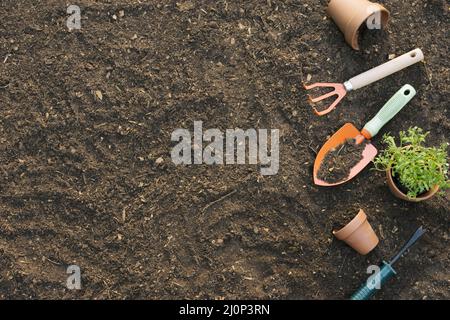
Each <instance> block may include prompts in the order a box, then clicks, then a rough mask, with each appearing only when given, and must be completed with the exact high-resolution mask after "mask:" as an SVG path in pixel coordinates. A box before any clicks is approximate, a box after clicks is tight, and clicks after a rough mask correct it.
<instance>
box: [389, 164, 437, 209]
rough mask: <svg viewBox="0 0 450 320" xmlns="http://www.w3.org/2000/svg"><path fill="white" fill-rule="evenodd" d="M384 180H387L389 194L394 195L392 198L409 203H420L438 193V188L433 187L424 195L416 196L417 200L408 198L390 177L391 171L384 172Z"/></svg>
mask: <svg viewBox="0 0 450 320" xmlns="http://www.w3.org/2000/svg"><path fill="white" fill-rule="evenodd" d="M386 180H387V185H388V187H389V189H390V190H391V192H392V193H393V194H394V196H396V197H397V198H399V199H402V200H405V201H409V202H420V201H425V200H428V199H430V198H431V197H433V196H434V195H435V194H436V193H437V192H438V191H439V186H434V187H433V188H431V190H429V191H427V192H426V193H424V194H422V195H420V196H417V198H410V197H408V196H407V195H406V194H404V193H403V192H402V191H401V190H400V189H399V188H398V187H397V185H396V184H395V182H394V178H393V177H392V170H391V169H388V170H386Z"/></svg>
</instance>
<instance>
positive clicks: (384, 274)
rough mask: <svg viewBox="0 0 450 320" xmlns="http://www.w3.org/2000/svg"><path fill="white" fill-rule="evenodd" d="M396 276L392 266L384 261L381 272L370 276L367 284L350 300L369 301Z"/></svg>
mask: <svg viewBox="0 0 450 320" xmlns="http://www.w3.org/2000/svg"><path fill="white" fill-rule="evenodd" d="M395 274H396V272H395V270H394V269H393V268H392V266H391V265H390V264H389V263H387V262H385V261H383V265H381V266H380V271H379V272H377V273H374V274H373V275H372V276H370V278H369V279H368V280H367V281H366V283H365V284H364V285H363V286H362V287H361V288H359V290H358V291H356V292H355V293H354V294H353V295H352V296H351V298H350V300H367V299H369V298H370V297H371V296H373V295H374V294H375V292H377V290H379V289H381V287H382V286H383V285H384V284H385V283H386V281H388V280H389V279H390V278H392V276H394V275H395Z"/></svg>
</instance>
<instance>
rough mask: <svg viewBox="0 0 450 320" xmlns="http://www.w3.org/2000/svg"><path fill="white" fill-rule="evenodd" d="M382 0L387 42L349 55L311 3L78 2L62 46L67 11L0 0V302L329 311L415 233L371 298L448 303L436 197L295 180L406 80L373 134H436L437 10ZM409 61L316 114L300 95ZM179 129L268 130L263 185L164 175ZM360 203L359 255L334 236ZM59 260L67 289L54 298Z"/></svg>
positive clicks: (444, 58)
mask: <svg viewBox="0 0 450 320" xmlns="http://www.w3.org/2000/svg"><path fill="white" fill-rule="evenodd" d="M381 2H382V3H383V4H384V5H385V6H386V7H387V8H388V9H389V10H390V11H391V13H392V19H391V21H390V24H389V26H388V29H387V30H386V31H385V32H381V33H376V35H375V34H374V35H372V34H368V35H366V36H365V37H364V38H363V39H362V41H361V45H362V47H363V50H361V51H359V52H356V51H353V50H352V49H351V48H350V47H349V46H348V45H346V44H345V42H344V41H343V36H342V34H341V33H340V32H339V30H338V29H337V28H336V26H335V25H334V24H333V22H332V21H331V20H330V19H328V18H326V14H325V6H326V1H324V0H323V1H317V0H304V1H299V0H296V1H293V0H286V1H278V0H270V1H260V0H247V1H206V0H204V1H193V0H192V1H189V0H188V1H185V0H177V1H164V3H165V4H161V3H163V1H131V0H123V1H106V0H99V1H93V0H79V1H76V4H78V5H79V6H80V7H81V9H82V18H83V20H82V28H81V30H79V31H72V32H69V31H68V29H67V27H66V18H67V14H66V8H67V7H66V6H67V1H56V0H47V1H37V0H2V1H1V2H0V142H1V143H0V298H2V299H5V298H40V299H43V298H56V299H69V298H75V299H78V298H96V299H102V298H113V299H131V298H144V299H155V298H165V299H167V298H190V299H194V298H211V299H222V298H230V299H234V298H276V299H281V298H284V299H331V298H334V299H346V298H348V297H349V296H350V295H351V294H352V292H353V291H354V290H355V289H357V288H358V287H359V285H360V284H361V283H362V281H364V279H365V278H366V276H367V274H366V268H367V267H368V266H369V265H371V264H377V263H379V262H380V261H381V260H382V259H388V258H389V257H390V256H391V255H393V254H394V253H395V252H396V250H398V249H399V247H400V246H401V245H402V244H403V242H404V241H405V240H406V239H407V238H408V237H409V236H410V235H411V234H412V233H413V232H414V230H415V229H416V228H417V227H418V226H420V225H423V226H424V227H425V228H427V229H428V230H429V232H428V233H427V234H426V235H425V236H424V238H423V239H421V240H420V243H419V244H418V245H417V246H415V247H414V248H413V249H412V250H411V252H410V253H409V254H408V255H407V256H405V257H404V258H402V260H401V261H400V262H399V263H398V264H397V265H396V268H397V271H398V273H399V275H398V277H397V278H396V279H395V280H394V281H392V282H391V283H390V284H389V285H388V286H386V287H385V288H384V289H383V290H382V291H381V292H379V293H378V294H377V295H376V297H375V299H443V298H446V299H448V298H450V293H449V272H448V266H449V253H450V251H449V233H448V231H449V226H450V223H449V221H450V220H449V193H448V192H447V193H446V194H445V195H444V196H443V197H440V198H437V197H436V198H433V199H432V200H431V201H428V202H426V203H419V204H413V203H405V202H402V201H400V200H397V199H396V198H394V197H393V196H392V195H391V194H390V192H389V189H388V187H387V186H386V183H385V176H384V173H380V172H375V171H371V170H369V169H365V170H364V171H363V172H362V173H361V174H360V175H359V176H358V177H356V178H355V179H353V180H352V181H350V182H349V183H347V184H344V185H342V186H339V187H336V188H330V189H324V188H319V187H317V186H315V185H314V184H313V183H312V166H313V163H314V159H315V151H317V149H318V148H319V147H320V146H321V145H322V144H323V143H324V142H325V141H326V140H327V139H328V137H329V136H330V135H331V134H332V133H333V132H335V131H336V130H337V129H339V128H340V127H341V126H342V125H343V124H344V123H346V122H351V123H353V124H355V126H356V127H358V128H362V127H363V126H364V124H365V121H368V120H369V119H370V118H371V117H373V115H374V114H375V113H376V112H377V111H378V109H379V108H380V107H381V106H382V105H383V104H384V102H385V101H387V100H388V98H389V97H390V96H392V94H393V93H395V92H396V91H397V90H398V89H399V88H400V87H401V86H402V85H404V84H405V83H410V84H411V85H413V86H414V87H415V88H416V89H417V91H418V94H417V96H416V97H415V98H414V100H412V102H411V103H410V104H409V105H408V107H407V108H405V110H404V111H402V112H401V113H400V114H399V115H398V116H397V117H396V118H395V119H393V120H392V121H391V122H390V123H389V124H388V125H387V126H386V127H385V128H384V129H383V130H382V132H381V133H380V135H381V134H382V133H383V132H392V133H397V132H398V131H399V130H405V129H407V128H408V127H409V126H412V125H418V126H420V127H422V128H424V129H425V130H431V135H430V140H429V141H430V143H432V144H440V143H441V142H443V141H444V140H445V139H446V138H447V140H448V139H449V137H450V121H449V110H448V103H447V102H448V101H447V99H448V95H449V90H448V89H449V85H448V78H449V60H448V52H449V48H448V30H449V21H450V20H449V16H448V3H447V2H446V1H443V0H426V1H424V0H420V1H418V0H417V1H401V0H385V1H381ZM158 3H159V4H158ZM121 11H123V12H121ZM416 47H420V48H422V49H423V51H424V53H425V57H426V64H423V63H421V64H417V65H415V66H413V67H411V68H409V69H407V70H404V71H403V72H401V73H399V74H396V75H394V76H391V77H390V78H388V79H386V80H384V81H380V82H378V83H376V84H373V85H371V86H370V87H367V88H364V89H361V90H358V91H355V92H351V94H349V95H348V96H347V97H346V98H345V100H343V102H342V103H341V104H340V105H339V106H338V107H337V109H336V110H335V111H333V112H332V113H330V114H329V115H327V116H325V117H318V116H316V115H315V114H314V113H313V111H312V108H311V106H310V105H309V104H308V102H307V99H306V93H305V91H304V89H303V87H302V85H301V84H302V82H315V81H332V82H333V81H336V82H342V81H344V80H347V79H348V78H350V77H352V76H354V75H356V74H358V73H360V72H363V71H366V70H367V69H369V68H371V67H374V66H376V65H378V64H381V63H382V62H385V61H387V59H388V57H389V55H391V54H395V55H400V54H403V53H405V52H407V51H409V50H412V49H414V48H416ZM194 121H203V127H204V128H218V129H220V130H221V131H222V132H223V131H225V130H226V129H227V128H243V129H248V128H257V129H259V128H262V129H271V128H273V129H279V130H280V169H279V172H278V174H277V175H274V176H261V174H260V168H259V167H258V166H256V165H239V166H237V165H234V166H233V165H223V166H218V165H216V166H208V165H188V166H176V165H174V164H173V163H172V161H171V158H170V151H171V147H172V146H173V143H171V141H170V140H171V133H172V131H174V130H175V129H177V128H186V129H188V130H190V131H192V128H193V122H194ZM379 138H380V137H378V139H376V138H375V139H374V143H375V145H376V146H377V147H378V149H380V148H382V146H381V145H380V144H379V140H380V139H379ZM359 208H362V209H364V210H365V212H366V213H367V215H368V219H369V221H370V222H371V224H372V226H373V227H374V229H375V231H376V232H377V234H378V236H379V237H380V244H379V245H378V247H377V248H376V249H375V250H374V251H373V252H371V253H370V254H369V255H367V256H364V257H363V256H360V255H358V254H357V253H355V252H354V251H353V250H352V249H351V248H349V247H347V246H346V245H345V244H344V243H342V242H339V241H337V240H335V239H334V237H333V235H332V228H333V223H334V221H336V218H338V217H339V215H341V214H342V212H347V211H352V210H354V213H355V214H356V213H357V212H358V209H359ZM71 264H76V265H79V266H80V268H81V271H82V289H81V290H79V291H70V290H68V289H66V287H65V281H66V277H67V275H66V268H67V266H68V265H71Z"/></svg>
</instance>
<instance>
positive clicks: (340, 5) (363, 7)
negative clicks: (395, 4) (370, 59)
mask: <svg viewBox="0 0 450 320" xmlns="http://www.w3.org/2000/svg"><path fill="white" fill-rule="evenodd" d="M327 12H328V14H329V15H330V16H331V18H332V19H333V21H334V22H335V23H336V24H337V26H338V27H339V29H340V30H341V31H342V33H343V34H344V36H345V40H346V41H347V43H348V44H349V45H350V46H351V47H352V48H353V49H355V50H359V45H358V31H359V29H360V27H361V26H362V24H363V23H365V22H366V21H367V19H368V18H369V17H370V16H371V15H373V14H374V13H376V14H380V20H381V21H380V22H381V27H382V28H385V27H386V25H387V23H388V20H389V11H387V10H386V9H385V8H384V7H383V6H382V5H380V4H378V3H373V2H370V1H368V0H331V1H330V3H329V4H328V9H327Z"/></svg>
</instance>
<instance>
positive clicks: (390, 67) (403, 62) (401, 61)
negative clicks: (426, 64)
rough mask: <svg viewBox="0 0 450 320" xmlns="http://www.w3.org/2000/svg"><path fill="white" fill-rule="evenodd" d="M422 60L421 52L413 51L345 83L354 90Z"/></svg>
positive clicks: (418, 50)
mask: <svg viewBox="0 0 450 320" xmlns="http://www.w3.org/2000/svg"><path fill="white" fill-rule="evenodd" d="M423 58H424V57H423V52H422V50H420V49H415V50H413V51H410V52H408V53H405V54H404V55H402V56H400V57H397V58H395V59H393V60H391V61H389V62H386V63H384V64H382V65H380V66H378V67H375V68H373V69H371V70H369V71H366V72H364V73H361V74H360V75H358V76H356V77H353V78H351V79H350V80H349V81H347V82H346V83H347V85H348V86H349V89H350V88H351V90H356V89H359V88H362V87H365V86H367V85H369V84H371V83H374V82H376V81H378V80H381V79H383V78H386V77H388V76H390V75H391V74H393V73H396V72H398V71H400V70H403V69H405V68H407V67H409V66H412V65H413V64H415V63H417V62H420V61H422V60H423ZM346 87H347V86H346ZM347 91H350V90H347Z"/></svg>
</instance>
